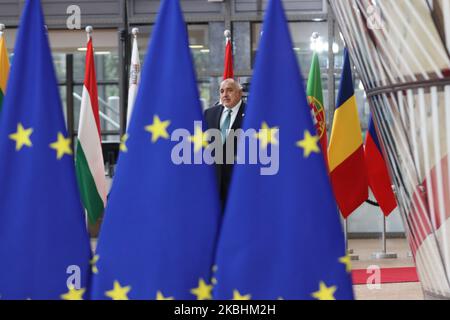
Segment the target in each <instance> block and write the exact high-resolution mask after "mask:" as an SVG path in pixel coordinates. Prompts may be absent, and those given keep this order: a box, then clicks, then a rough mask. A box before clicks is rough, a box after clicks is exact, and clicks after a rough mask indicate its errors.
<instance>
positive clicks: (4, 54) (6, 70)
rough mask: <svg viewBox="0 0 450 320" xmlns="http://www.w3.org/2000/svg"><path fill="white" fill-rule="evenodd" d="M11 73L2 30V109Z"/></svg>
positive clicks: (0, 53)
mask: <svg viewBox="0 0 450 320" xmlns="http://www.w3.org/2000/svg"><path fill="white" fill-rule="evenodd" d="M8 75H9V59H8V51H7V50H6V41H5V38H4V37H3V32H1V31H0V111H1V109H2V104H3V97H4V96H5V92H6V82H7V80H8Z"/></svg>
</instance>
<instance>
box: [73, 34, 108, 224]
mask: <svg viewBox="0 0 450 320" xmlns="http://www.w3.org/2000/svg"><path fill="white" fill-rule="evenodd" d="M100 132H101V131H100V118H99V109H98V94H97V80H96V77H95V65H94V49H93V48H92V39H91V38H89V40H88V43H87V52H86V71H85V76H84V86H83V95H82V99H81V110H80V122H79V125H78V138H77V149H76V156H75V166H76V172H77V179H78V186H79V189H80V193H81V198H82V200H83V204H84V207H85V208H86V211H87V215H88V220H89V223H90V224H95V223H96V222H97V220H98V218H99V217H100V216H101V214H102V213H103V210H104V208H105V205H106V178H105V166H104V163H103V154H102V145H101V135H100Z"/></svg>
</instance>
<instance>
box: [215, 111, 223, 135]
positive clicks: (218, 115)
mask: <svg viewBox="0 0 450 320" xmlns="http://www.w3.org/2000/svg"><path fill="white" fill-rule="evenodd" d="M223 108H224V106H220V108H217V112H216V114H215V115H214V125H215V128H216V129H219V130H220V117H221V116H222V112H223Z"/></svg>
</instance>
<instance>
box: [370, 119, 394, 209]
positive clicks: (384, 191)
mask: <svg viewBox="0 0 450 320" xmlns="http://www.w3.org/2000/svg"><path fill="white" fill-rule="evenodd" d="M364 157H365V159H366V166H367V176H368V178H369V186H370V189H371V190H372V192H373V195H374V196H375V199H377V202H378V204H379V205H380V208H381V211H383V213H384V215H385V216H388V215H389V214H390V213H391V212H392V210H394V209H395V208H396V207H397V202H396V201H395V197H394V192H392V187H391V185H392V184H391V179H390V178H389V174H388V169H387V167H386V162H385V160H384V157H383V154H382V153H381V147H380V142H379V140H378V136H377V131H376V130H375V124H374V122H373V119H372V117H370V122H369V130H368V131H367V135H366V143H365V148H364Z"/></svg>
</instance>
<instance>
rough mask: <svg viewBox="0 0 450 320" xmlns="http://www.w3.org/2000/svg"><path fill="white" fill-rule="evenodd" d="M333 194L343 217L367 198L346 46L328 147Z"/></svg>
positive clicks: (356, 112)
mask: <svg viewBox="0 0 450 320" xmlns="http://www.w3.org/2000/svg"><path fill="white" fill-rule="evenodd" d="M328 164H329V168H330V178H331V182H332V185H333V190H334V195H335V197H336V201H337V203H338V206H339V209H340V210H341V212H342V215H343V216H344V218H347V217H348V216H349V215H350V214H351V213H352V212H353V211H354V210H355V209H356V208H358V207H359V206H360V205H361V204H362V203H363V202H364V201H366V200H367V198H368V182H367V174H366V167H365V163H364V150H363V140H362V134H361V127H360V125H359V117H358V108H357V106H356V98H355V92H354V90H353V80H352V72H351V69H350V59H349V56H348V52H347V49H345V51H344V67H343V69H342V76H341V83H340V87H339V94H338V101H337V103H336V110H335V111H334V119H333V128H332V130H331V138H330V146H329V148H328Z"/></svg>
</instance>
